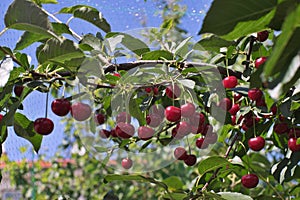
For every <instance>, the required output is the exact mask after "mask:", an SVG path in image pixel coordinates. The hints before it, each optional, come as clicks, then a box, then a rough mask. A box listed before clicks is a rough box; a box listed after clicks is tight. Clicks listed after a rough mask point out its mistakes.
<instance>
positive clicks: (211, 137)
mask: <svg viewBox="0 0 300 200" xmlns="http://www.w3.org/2000/svg"><path fill="white" fill-rule="evenodd" d="M204 141H205V142H206V143H208V144H214V143H216V142H217V141H218V134H217V133H215V132H210V133H208V134H206V135H205V139H204Z"/></svg>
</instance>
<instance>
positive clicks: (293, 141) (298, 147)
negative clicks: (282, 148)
mask: <svg viewBox="0 0 300 200" xmlns="http://www.w3.org/2000/svg"><path fill="white" fill-rule="evenodd" d="M288 147H289V149H290V150H291V151H293V152H295V151H300V144H297V138H295V137H293V138H290V139H289V141H288Z"/></svg>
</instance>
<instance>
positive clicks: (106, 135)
mask: <svg viewBox="0 0 300 200" xmlns="http://www.w3.org/2000/svg"><path fill="white" fill-rule="evenodd" d="M99 135H100V137H101V138H103V139H106V138H109V136H110V135H111V132H110V131H109V130H105V129H101V130H100V131H99Z"/></svg>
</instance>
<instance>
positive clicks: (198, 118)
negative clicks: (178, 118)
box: [190, 112, 205, 127]
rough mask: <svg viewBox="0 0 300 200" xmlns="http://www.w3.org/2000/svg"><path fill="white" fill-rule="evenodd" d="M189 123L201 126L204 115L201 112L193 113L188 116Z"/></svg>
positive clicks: (203, 121)
mask: <svg viewBox="0 0 300 200" xmlns="http://www.w3.org/2000/svg"><path fill="white" fill-rule="evenodd" d="M190 123H191V124H192V125H193V126H197V127H199V126H202V125H203V124H204V123H205V115H204V114H203V113H198V112H196V113H194V115H193V116H192V117H190Z"/></svg>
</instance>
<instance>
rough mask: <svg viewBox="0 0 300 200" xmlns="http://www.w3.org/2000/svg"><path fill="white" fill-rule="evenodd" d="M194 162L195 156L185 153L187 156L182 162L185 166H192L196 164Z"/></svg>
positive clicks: (195, 160)
mask: <svg viewBox="0 0 300 200" xmlns="http://www.w3.org/2000/svg"><path fill="white" fill-rule="evenodd" d="M196 162H197V157H196V156H195V155H193V154H190V155H187V158H186V159H184V163H185V164H186V165H187V166H193V165H195V164H196Z"/></svg>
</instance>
